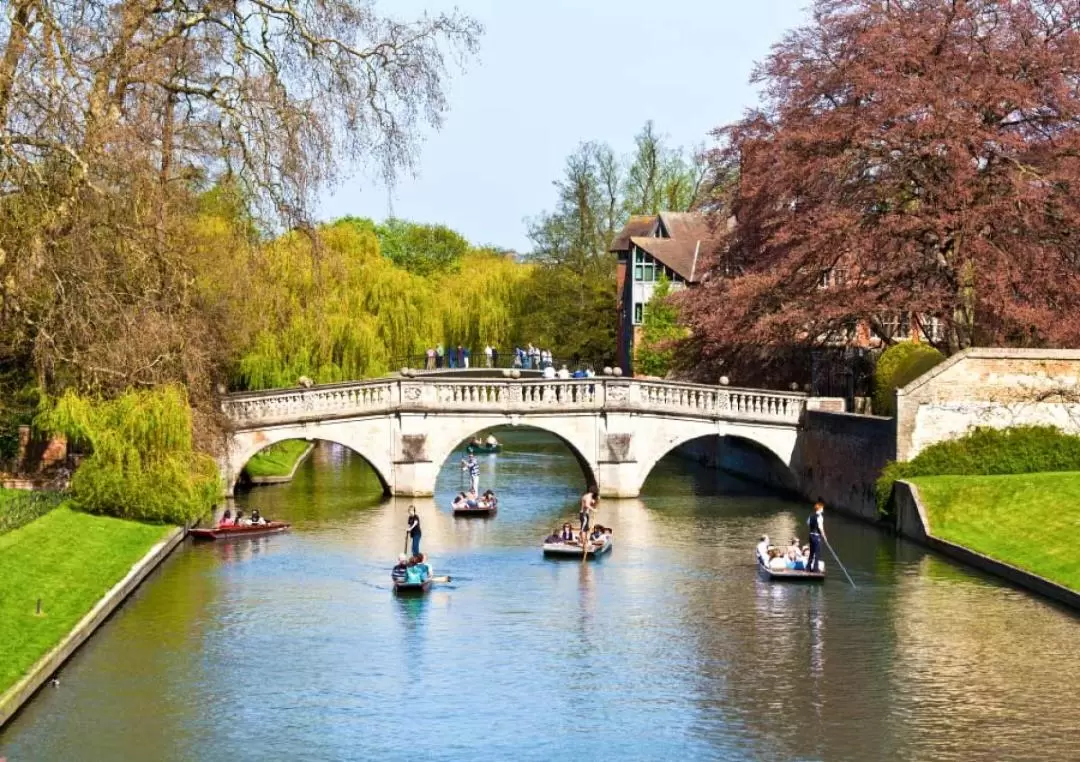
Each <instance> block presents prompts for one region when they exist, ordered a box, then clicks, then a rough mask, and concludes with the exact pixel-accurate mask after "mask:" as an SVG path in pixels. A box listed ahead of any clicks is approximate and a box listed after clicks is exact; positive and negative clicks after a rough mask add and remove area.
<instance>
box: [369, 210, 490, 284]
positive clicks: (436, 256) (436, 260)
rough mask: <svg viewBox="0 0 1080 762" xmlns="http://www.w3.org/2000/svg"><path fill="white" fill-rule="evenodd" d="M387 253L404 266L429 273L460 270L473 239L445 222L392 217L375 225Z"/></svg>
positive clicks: (391, 259)
mask: <svg viewBox="0 0 1080 762" xmlns="http://www.w3.org/2000/svg"><path fill="white" fill-rule="evenodd" d="M375 235H377V236H378V238H379V247H380V249H381V250H382V253H383V256H384V257H386V258H387V259H389V260H390V261H391V262H393V263H394V264H395V265H397V266H398V267H400V268H402V269H403V270H408V271H409V272H411V273H413V274H415V275H421V276H429V275H435V274H438V273H447V272H453V271H455V270H457V269H458V268H459V267H460V265H461V260H462V258H463V257H464V256H465V254H466V252H468V250H469V242H468V241H466V240H465V239H464V238H463V237H462V236H461V235H459V234H458V233H456V232H455V231H453V230H451V229H450V228H448V227H446V226H445V225H422V224H420V223H416V222H409V221H408V220H399V219H389V220H387V221H386V222H384V223H383V224H382V225H378V226H376V228H375Z"/></svg>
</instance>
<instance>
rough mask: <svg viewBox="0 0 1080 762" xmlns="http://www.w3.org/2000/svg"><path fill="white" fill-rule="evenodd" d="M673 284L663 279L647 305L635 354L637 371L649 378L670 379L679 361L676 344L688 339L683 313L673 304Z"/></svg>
mask: <svg viewBox="0 0 1080 762" xmlns="http://www.w3.org/2000/svg"><path fill="white" fill-rule="evenodd" d="M670 295H671V283H670V282H669V281H668V279H667V278H661V279H660V282H659V283H657V284H656V287H655V288H654V289H653V293H652V297H651V298H650V299H649V302H648V303H647V304H646V305H645V314H644V316H643V317H642V321H641V343H640V344H639V345H638V347H637V350H636V352H635V353H634V369H635V370H636V371H637V372H638V373H641V374H643V375H646V376H661V377H663V376H666V375H667V374H668V372H669V371H671V369H672V366H673V365H674V360H675V350H676V342H678V341H679V340H680V339H683V338H685V337H686V329H685V328H684V327H683V326H681V325H679V313H678V310H677V309H676V307H675V305H673V304H672V303H671V301H670V300H669V298H668V297H669V296H670Z"/></svg>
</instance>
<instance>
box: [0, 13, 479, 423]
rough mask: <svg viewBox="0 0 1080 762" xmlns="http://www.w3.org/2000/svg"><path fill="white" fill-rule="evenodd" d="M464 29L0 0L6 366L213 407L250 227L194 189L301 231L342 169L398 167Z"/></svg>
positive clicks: (364, 18)
mask: <svg viewBox="0 0 1080 762" xmlns="http://www.w3.org/2000/svg"><path fill="white" fill-rule="evenodd" d="M479 33H480V27H479V25H478V24H477V23H476V22H474V21H473V20H472V19H470V18H468V17H466V16H463V15H460V14H458V13H456V12H453V13H449V14H440V15H431V16H427V15H425V16H423V17H421V18H420V19H418V20H416V21H405V20H398V19H396V18H392V17H389V16H384V15H381V14H379V13H378V12H377V11H376V9H375V6H374V3H373V2H370V1H369V0H323V1H322V2H318V3H307V2H302V1H301V0H278V2H264V1H263V0H170V2H166V3H153V2H145V1H144V0H68V1H66V2H62V3H52V2H45V0H13V1H12V2H11V3H8V4H6V5H5V10H4V14H3V15H2V16H0V134H2V135H3V139H2V140H0V188H2V189H3V191H2V195H0V299H2V303H0V308H2V313H0V361H2V360H12V361H15V362H17V363H18V364H22V365H27V366H32V367H33V368H34V371H35V373H34V375H35V376H36V379H37V382H38V384H39V385H40V386H41V387H42V388H44V389H46V390H48V391H51V392H54V393H55V392H59V391H61V390H63V389H65V388H68V387H75V388H78V389H83V390H95V391H101V392H103V393H105V394H106V395H111V394H116V393H119V392H121V391H123V390H124V389H126V388H128V387H132V386H153V385H158V384H162V383H169V382H179V383H181V384H184V385H186V386H187V387H188V390H189V392H190V396H191V399H192V400H193V401H194V402H199V400H205V399H207V397H208V393H209V390H210V388H211V387H212V382H213V381H214V380H220V378H221V376H222V374H223V371H224V365H225V363H224V362H222V360H223V357H222V352H223V351H224V350H223V348H222V346H221V339H220V335H219V334H220V331H219V325H218V324H217V323H216V322H215V318H217V317H219V312H218V311H217V308H218V307H220V306H221V304H222V303H223V302H222V301H221V299H222V292H223V288H224V286H223V285H222V284H230V283H231V284H235V286H236V287H238V288H242V287H243V284H244V278H245V277H246V275H247V273H248V270H247V263H246V259H247V255H248V254H249V251H248V250H247V249H245V248H244V247H243V246H242V245H241V246H236V245H235V244H237V243H238V242H239V243H241V244H242V243H244V242H245V241H246V238H247V236H246V230H238V229H235V228H230V226H229V225H218V224H203V223H204V222H206V220H207V218H208V215H207V214H206V213H205V212H201V211H200V209H199V192H200V191H202V190H205V189H207V188H209V187H212V186H213V185H214V184H215V183H218V182H223V183H227V184H228V185H230V186H232V187H234V188H236V189H237V193H238V197H239V198H240V199H242V202H243V207H244V214H243V217H244V218H245V220H247V221H248V222H250V221H251V220H253V219H259V220H260V222H261V223H263V225H264V226H265V227H267V228H273V227H276V226H277V225H278V224H281V223H283V224H284V225H285V226H295V227H299V228H300V229H308V230H309V232H310V223H309V217H310V215H309V208H310V205H311V202H312V200H313V199H314V198H316V196H317V194H318V193H319V191H320V189H322V188H323V187H325V186H326V185H328V184H330V183H332V182H334V181H335V180H337V179H338V178H339V177H340V176H341V174H342V172H343V171H344V170H345V169H347V168H348V167H350V166H352V165H354V164H355V163H357V162H366V163H369V164H373V165H374V166H376V167H377V168H378V169H379V170H380V171H381V172H382V173H383V174H384V175H385V176H386V177H387V178H392V177H393V176H394V174H395V172H396V171H398V170H400V169H401V168H402V167H406V166H408V165H409V164H410V163H411V161H412V158H413V156H414V154H415V146H416V138H417V135H418V133H419V128H420V126H421V124H422V123H424V122H428V123H433V124H435V125H438V123H439V121H440V119H441V116H442V114H443V113H444V112H445V110H446V107H447V104H446V99H445V91H444V87H445V80H446V77H447V75H448V72H449V68H450V66H451V65H452V64H454V63H457V62H460V61H462V60H463V59H464V57H465V56H468V55H470V54H471V53H472V52H473V51H474V50H475V47H476V42H477V39H478V35H479ZM209 216H211V217H212V216H216V217H217V219H219V220H221V219H223V218H222V216H221V215H220V214H218V213H217V212H214V213H213V214H211V215H209ZM215 237H216V238H215ZM212 238H215V242H214V243H213V244H211V243H210V242H209V239H212ZM207 252H212V256H207ZM229 254H231V256H229ZM204 267H205V268H206V269H201V268H204ZM209 273H213V277H207V276H208V274H209ZM204 287H205V289H206V290H205V291H204V290H203V288H204ZM207 300H210V301H211V302H213V304H211V305H210V306H211V307H213V308H214V309H209V310H207V309H204V308H205V307H207Z"/></svg>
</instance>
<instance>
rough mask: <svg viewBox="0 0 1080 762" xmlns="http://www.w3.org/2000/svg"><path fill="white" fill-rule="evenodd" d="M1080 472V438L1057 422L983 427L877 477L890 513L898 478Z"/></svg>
mask: <svg viewBox="0 0 1080 762" xmlns="http://www.w3.org/2000/svg"><path fill="white" fill-rule="evenodd" d="M1049 471H1080V436H1073V435H1070V434H1065V433H1063V432H1061V431H1060V430H1059V429H1056V428H1054V427H1053V426H1015V427H1013V428H1009V429H992V428H988V427H979V428H976V429H973V430H972V431H971V432H969V433H968V434H966V435H964V436H963V437H960V438H959V439H952V440H949V441H947V442H938V443H937V444H934V445H931V446H930V447H927V448H926V449H925V450H923V451H922V452H920V453H919V454H918V455H917V456H916V457H915V458H913V459H912V460H910V461H908V462H906V463H890V464H888V465H887V466H886V467H885V468H884V470H883V471H882V473H881V477H880V478H879V479H878V481H877V502H878V510H879V511H881V513H883V514H884V513H885V512H886V510H887V508H888V503H889V500H890V499H891V497H892V489H893V483H894V482H895V481H896V480H897V479H910V478H913V477H916V476H947V475H948V476H979V475H992V474H1031V473H1038V472H1049Z"/></svg>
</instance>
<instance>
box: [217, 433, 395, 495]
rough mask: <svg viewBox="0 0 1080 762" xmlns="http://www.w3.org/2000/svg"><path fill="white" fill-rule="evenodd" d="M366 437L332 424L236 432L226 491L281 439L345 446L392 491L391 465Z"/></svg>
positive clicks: (228, 461) (385, 489) (225, 472)
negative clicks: (336, 427)
mask: <svg viewBox="0 0 1080 762" xmlns="http://www.w3.org/2000/svg"><path fill="white" fill-rule="evenodd" d="M367 439H368V438H366V437H357V436H355V435H353V434H352V432H349V431H346V430H341V431H339V430H336V429H335V427H333V426H330V425H323V426H319V427H314V428H313V430H311V431H310V432H309V431H296V430H294V429H293V428H292V427H287V428H278V429H268V430H262V431H256V432H243V433H240V434H237V435H234V436H233V438H232V442H231V447H230V449H229V453H228V456H227V459H226V463H225V467H224V468H223V469H222V471H223V473H222V478H223V480H224V482H225V488H226V494H228V495H232V494H233V493H234V492H235V490H236V487H237V485H238V484H239V483H240V477H241V475H242V474H243V471H244V468H245V467H246V466H247V464H248V463H249V462H250V461H251V459H252V458H254V457H255V456H256V455H258V454H259V453H260V452H262V451H263V450H265V449H266V448H267V447H270V446H272V445H275V444H279V443H281V442H287V441H290V440H303V441H308V442H313V443H316V442H327V443H330V444H336V445H339V446H340V447H344V448H345V449H347V450H349V451H350V452H352V453H354V454H355V455H357V456H359V457H360V458H361V459H362V460H363V461H364V462H365V463H367V465H368V466H369V467H370V468H371V470H372V471H373V472H374V473H375V476H376V477H377V478H378V480H379V484H380V485H381V486H382V489H383V492H384V493H387V494H389V493H390V488H391V481H390V479H389V475H390V474H391V471H390V467H389V466H390V464H389V463H382V462H380V458H379V455H378V453H376V452H373V451H372V448H370V447H369V446H367Z"/></svg>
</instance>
